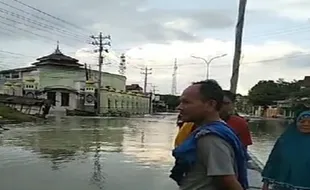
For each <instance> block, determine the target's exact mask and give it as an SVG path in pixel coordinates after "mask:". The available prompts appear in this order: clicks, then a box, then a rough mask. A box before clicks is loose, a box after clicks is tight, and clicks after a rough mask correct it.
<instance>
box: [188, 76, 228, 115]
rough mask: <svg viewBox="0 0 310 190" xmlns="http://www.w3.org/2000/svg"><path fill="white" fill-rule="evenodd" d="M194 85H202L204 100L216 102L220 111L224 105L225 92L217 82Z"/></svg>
mask: <svg viewBox="0 0 310 190" xmlns="http://www.w3.org/2000/svg"><path fill="white" fill-rule="evenodd" d="M193 85H200V94H201V97H202V98H203V99H204V100H215V101H216V104H217V105H216V109H217V110H220V109H221V107H222V104H223V99H224V92H223V89H222V87H221V86H220V85H219V83H218V82H217V81H216V80H213V79H210V80H204V81H200V82H194V83H193Z"/></svg>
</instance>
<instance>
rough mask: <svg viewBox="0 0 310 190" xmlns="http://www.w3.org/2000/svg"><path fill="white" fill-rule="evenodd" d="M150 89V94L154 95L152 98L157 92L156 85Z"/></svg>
mask: <svg viewBox="0 0 310 190" xmlns="http://www.w3.org/2000/svg"><path fill="white" fill-rule="evenodd" d="M151 87H152V91H151V92H152V93H153V94H154V96H155V93H156V92H157V89H156V88H157V86H156V85H151Z"/></svg>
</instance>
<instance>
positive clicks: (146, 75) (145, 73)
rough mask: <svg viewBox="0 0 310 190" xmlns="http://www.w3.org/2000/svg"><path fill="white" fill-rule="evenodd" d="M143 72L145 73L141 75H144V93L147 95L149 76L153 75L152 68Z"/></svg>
mask: <svg viewBox="0 0 310 190" xmlns="http://www.w3.org/2000/svg"><path fill="white" fill-rule="evenodd" d="M142 70H143V72H141V74H142V75H144V89H143V92H144V93H146V88H147V79H148V76H149V75H151V74H152V72H151V71H152V68H147V67H145V68H144V69H142Z"/></svg>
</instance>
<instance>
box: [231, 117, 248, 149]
mask: <svg viewBox="0 0 310 190" xmlns="http://www.w3.org/2000/svg"><path fill="white" fill-rule="evenodd" d="M226 123H227V124H228V125H229V126H230V127H231V128H232V129H234V131H235V132H236V134H237V136H238V137H239V138H240V140H241V142H242V144H243V145H244V146H245V147H247V146H249V145H251V144H252V138H251V134H250V130H249V126H248V122H247V121H246V120H245V119H243V118H242V117H239V116H236V115H232V116H230V117H229V119H228V120H227V121H226Z"/></svg>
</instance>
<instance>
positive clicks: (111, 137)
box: [0, 115, 283, 190]
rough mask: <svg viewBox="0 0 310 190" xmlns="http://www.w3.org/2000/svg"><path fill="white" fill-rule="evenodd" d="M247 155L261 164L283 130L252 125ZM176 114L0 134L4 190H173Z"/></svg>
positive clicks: (71, 120) (69, 120)
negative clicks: (251, 153)
mask: <svg viewBox="0 0 310 190" xmlns="http://www.w3.org/2000/svg"><path fill="white" fill-rule="evenodd" d="M250 127H251V131H252V136H253V140H254V145H253V146H252V147H251V148H250V149H251V151H252V152H253V153H254V154H255V155H256V156H257V157H258V158H259V159H260V160H261V161H262V162H264V161H265V160H266V159H267V157H268V154H269V152H270V150H271V148H272V146H273V143H274V141H275V139H276V137H277V136H278V135H279V134H280V133H281V132H282V130H283V128H282V126H281V125H280V124H279V122H277V121H268V122H253V123H251V126H250ZM176 132H177V128H176V127H175V116H173V115H171V116H166V117H164V116H154V117H152V118H132V119H106V118H105V119H103V118H79V117H62V118H50V119H48V120H47V121H44V122H43V123H40V124H36V125H34V124H21V125H16V126H14V127H13V126H12V129H11V130H10V131H6V132H4V133H3V134H1V136H0V154H1V156H0V171H1V172H0V184H1V187H2V188H1V189H3V190H28V189H29V190H30V189H31V190H42V189H44V190H98V189H106V190H121V189H124V190H125V189H126V190H162V189H177V187H176V185H175V183H174V182H173V181H172V180H170V179H169V178H168V175H169V170H170V168H171V165H172V164H173V160H172V157H171V149H172V147H173V140H174V137H175V134H176Z"/></svg>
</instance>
